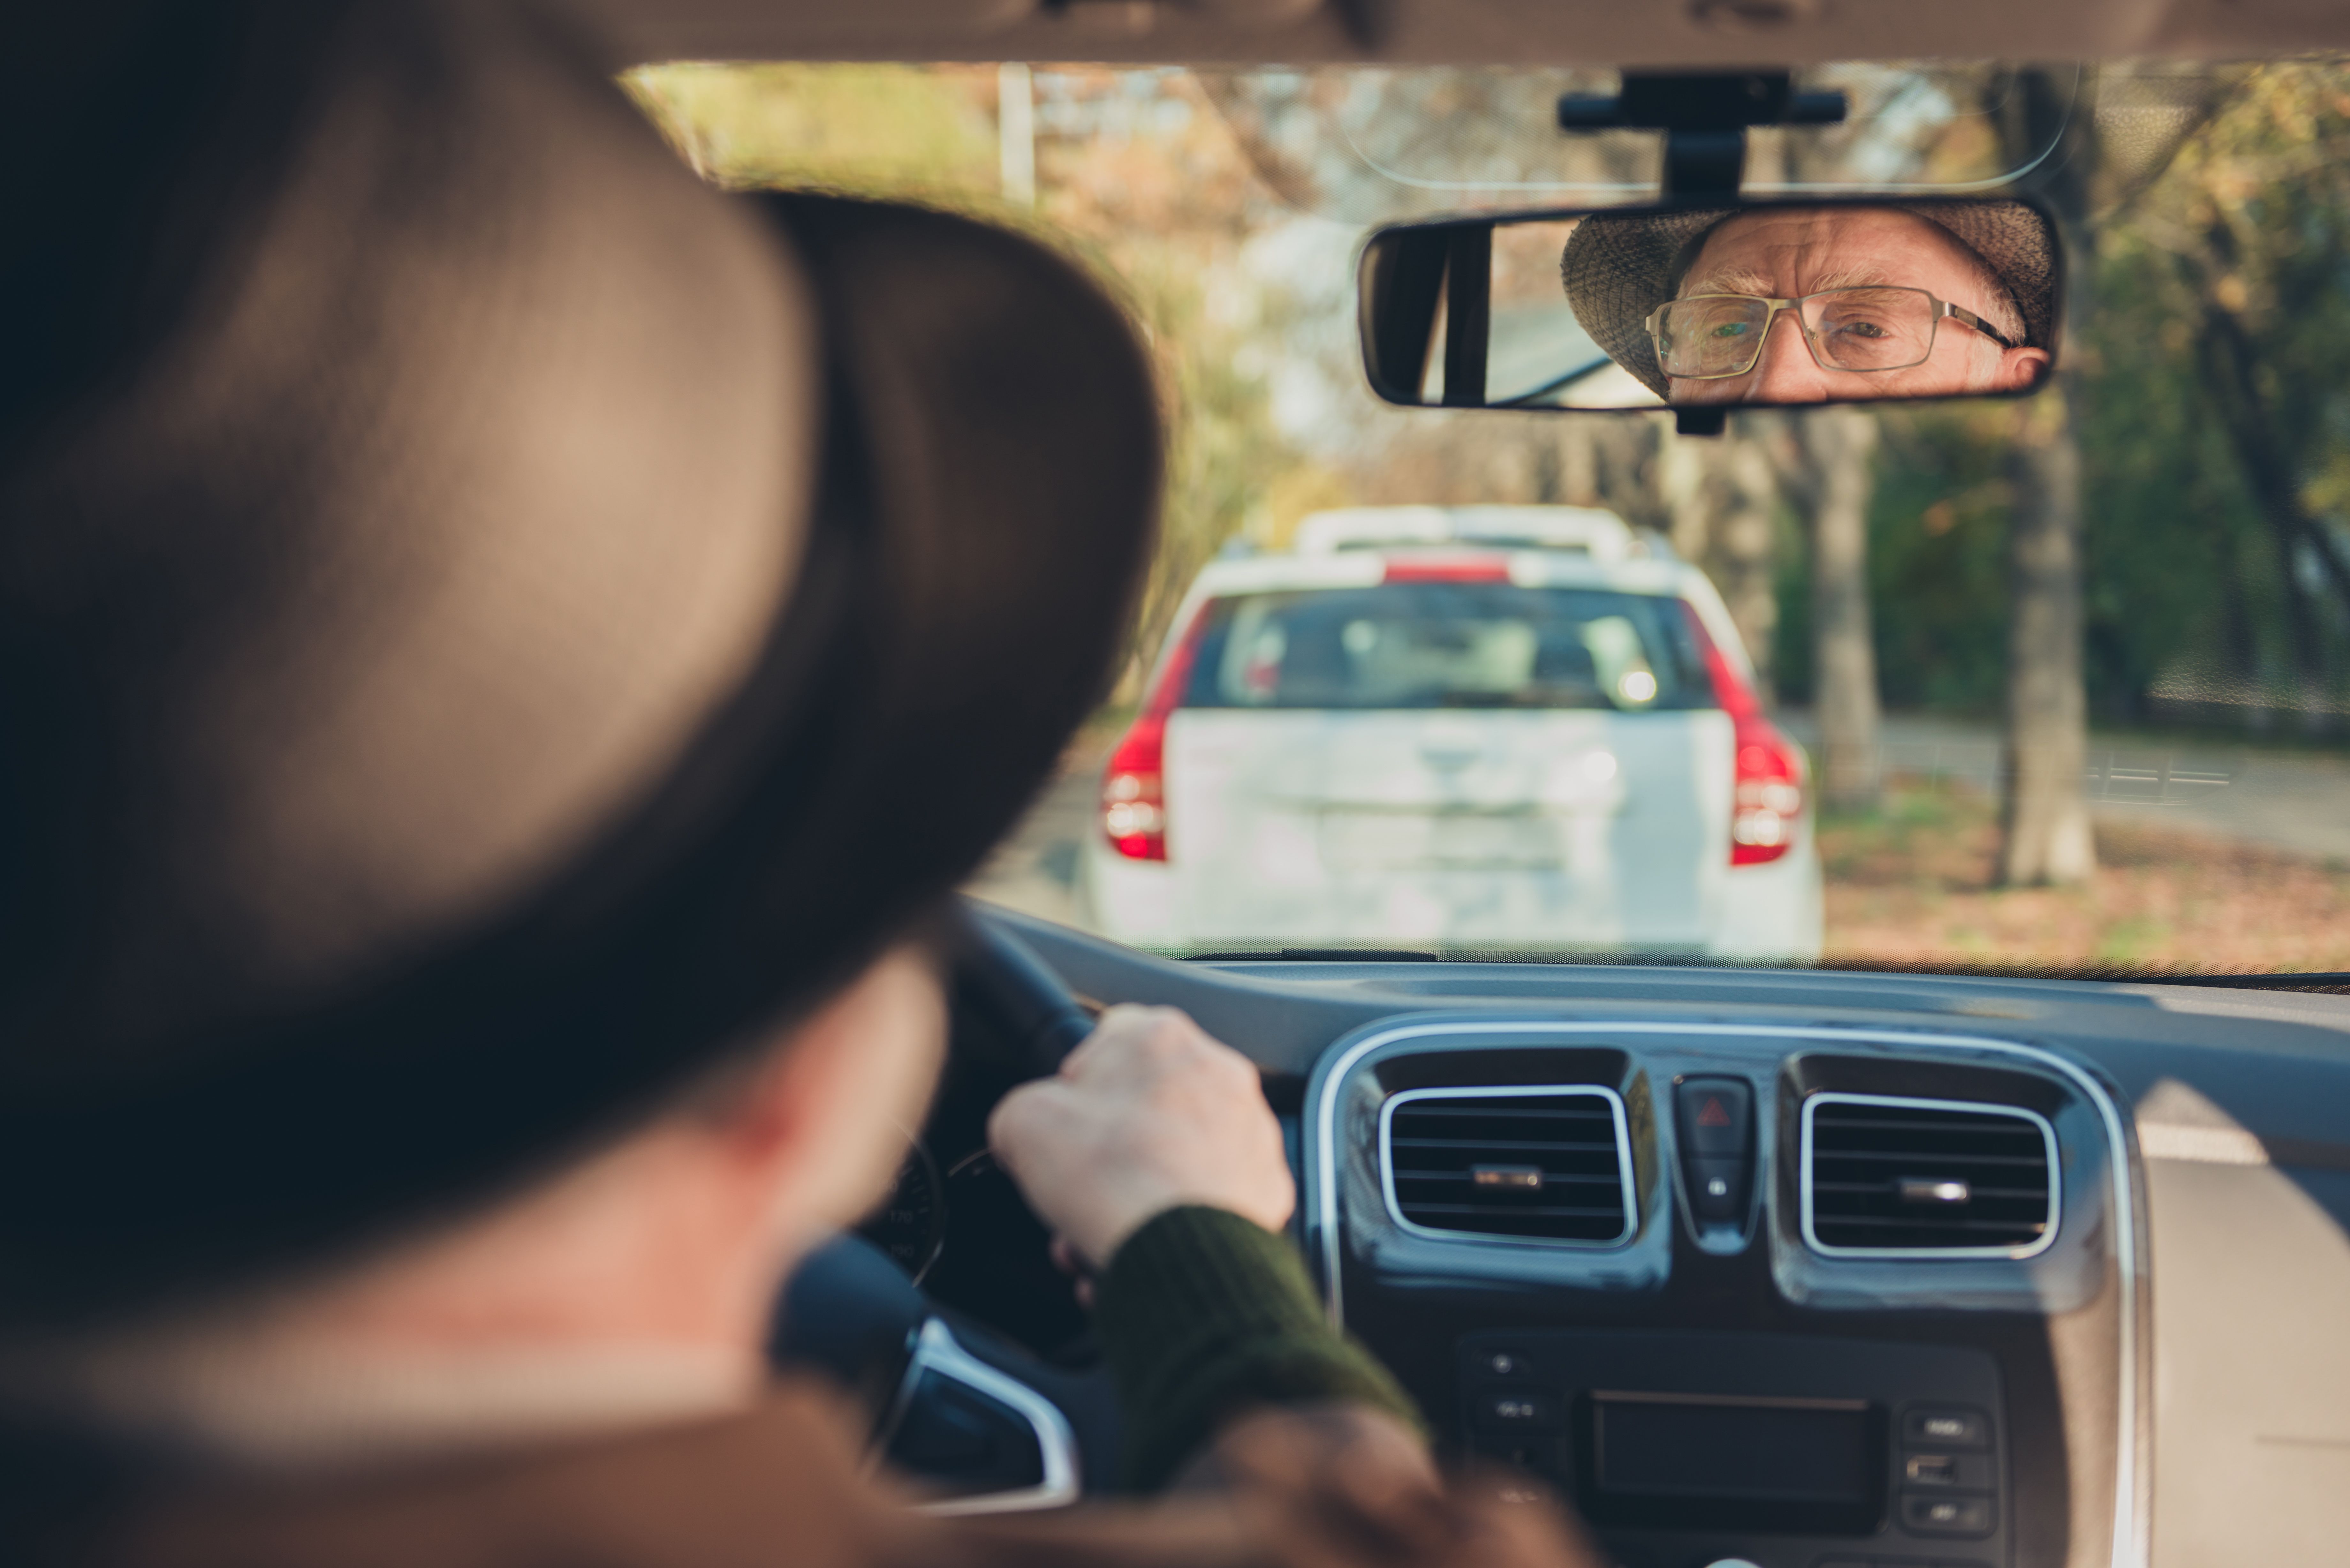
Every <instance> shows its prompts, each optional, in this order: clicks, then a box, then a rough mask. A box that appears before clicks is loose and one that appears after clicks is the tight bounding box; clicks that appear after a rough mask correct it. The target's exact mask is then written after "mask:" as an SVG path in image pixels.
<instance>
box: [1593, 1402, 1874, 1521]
mask: <svg viewBox="0 0 2350 1568" xmlns="http://www.w3.org/2000/svg"><path fill="white" fill-rule="evenodd" d="M1577 1403H1578V1404H1579V1405H1580V1406H1581V1407H1582V1408H1581V1409H1580V1411H1579V1412H1578V1414H1579V1417H1580V1419H1579V1420H1578V1421H1577V1423H1576V1424H1577V1427H1578V1428H1580V1430H1579V1433H1578V1436H1579V1437H1580V1438H1582V1441H1580V1442H1578V1443H1577V1444H1576V1448H1577V1449H1578V1452H1577V1455H1576V1461H1577V1462H1576V1471H1577V1475H1576V1482H1577V1484H1576V1489H1575V1490H1576V1492H1577V1493H1578V1495H1579V1497H1580V1499H1581V1501H1582V1503H1583V1507H1584V1510H1585V1511H1586V1513H1588V1514H1589V1515H1590V1516H1591V1517H1592V1519H1593V1521H1595V1522H1596V1523H1600V1524H1679V1525H1684V1526H1690V1527H1697V1528H1713V1529H1732V1530H1763V1531H1789V1532H1805V1533H1820V1534H1850V1535H1866V1534H1868V1533H1870V1532H1873V1531H1875V1530H1876V1529H1877V1524H1878V1522H1879V1521H1880V1520H1881V1518H1882V1517H1883V1513H1884V1499H1885V1471H1886V1421H1885V1414H1884V1411H1883V1409H1882V1407H1877V1406H1872V1405H1869V1404H1867V1403H1866V1402H1864V1401H1860V1400H1849V1399H1748V1398H1732V1397H1711V1396H1705V1395H1684V1394H1647V1393H1612V1392H1598V1393H1593V1394H1590V1395H1588V1396H1586V1397H1584V1398H1583V1399H1581V1400H1579V1401H1578V1402H1577Z"/></svg>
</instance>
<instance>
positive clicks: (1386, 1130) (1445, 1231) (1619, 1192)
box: [1378, 1084, 1639, 1247]
mask: <svg viewBox="0 0 2350 1568" xmlns="http://www.w3.org/2000/svg"><path fill="white" fill-rule="evenodd" d="M1511 1100H1523V1101H1538V1102H1543V1103H1542V1104H1540V1105H1538V1106H1528V1107H1527V1111H1529V1112H1531V1113H1532V1116H1529V1117H1528V1119H1529V1120H1531V1119H1533V1118H1534V1117H1540V1118H1542V1119H1545V1120H1547V1119H1551V1115H1550V1113H1553V1112H1558V1111H1566V1110H1568V1109H1570V1107H1569V1106H1568V1105H1567V1104H1566V1102H1569V1101H1573V1100H1587V1101H1592V1102H1596V1105H1597V1106H1599V1107H1600V1110H1601V1111H1602V1112H1604V1122H1603V1124H1602V1125H1604V1126H1605V1127H1607V1129H1608V1133H1609V1136H1610V1137H1611V1138H1612V1139H1613V1142H1614V1150H1613V1153H1614V1157H1615V1158H1614V1167H1615V1168H1614V1170H1613V1172H1612V1173H1610V1172H1607V1171H1606V1170H1602V1169H1596V1168H1595V1169H1588V1170H1576V1169H1569V1168H1557V1169H1554V1168H1552V1167H1553V1166H1554V1165H1555V1166H1560V1167H1564V1166H1565V1163H1566V1162H1565V1160H1563V1159H1561V1158H1558V1157H1560V1156H1562V1155H1564V1156H1567V1157H1568V1158H1573V1157H1574V1156H1575V1155H1577V1154H1582V1155H1586V1156H1588V1155H1593V1154H1596V1153H1597V1152H1598V1150H1597V1147H1596V1145H1593V1146H1590V1147H1588V1148H1585V1149H1572V1148H1567V1147H1548V1146H1551V1145H1553V1144H1554V1143H1555V1144H1558V1145H1567V1144H1572V1143H1575V1141H1576V1140H1575V1139H1572V1138H1560V1139H1556V1140H1552V1139H1546V1138H1540V1137H1527V1136H1504V1137H1499V1138H1492V1139H1477V1138H1471V1137H1465V1136H1460V1137H1455V1138H1453V1139H1451V1140H1446V1139H1443V1138H1441V1137H1430V1136H1428V1135H1429V1134H1430V1133H1432V1132H1433V1131H1434V1128H1433V1127H1430V1125H1429V1124H1430V1122H1432V1121H1433V1120H1434V1117H1433V1116H1430V1115H1428V1114H1425V1113H1450V1114H1451V1119H1456V1120H1458V1121H1459V1122H1461V1123H1463V1124H1466V1126H1467V1127H1474V1126H1475V1121H1474V1118H1475V1117H1476V1116H1478V1115H1479V1114H1480V1112H1481V1109H1482V1114H1483V1115H1485V1116H1490V1117H1492V1118H1495V1119H1506V1118H1508V1117H1509V1116H1511V1115H1512V1113H1511V1111H1510V1110H1509V1109H1507V1108H1506V1107H1503V1106H1498V1105H1494V1106H1490V1107H1489V1108H1488V1107H1478V1106H1473V1105H1464V1104H1460V1102H1474V1101H1485V1102H1503V1101H1511ZM1415 1107H1419V1109H1420V1110H1421V1112H1422V1113H1423V1114H1421V1115H1419V1116H1415V1115H1414V1114H1413V1113H1414V1108H1415ZM1399 1113H1401V1114H1402V1115H1403V1116H1404V1117H1405V1120H1406V1127H1405V1132H1404V1133H1403V1134H1402V1135H1400V1136H1401V1137H1402V1139H1403V1142H1404V1144H1405V1146H1406V1147H1407V1148H1408V1149H1412V1148H1417V1149H1418V1150H1419V1151H1421V1152H1423V1153H1425V1154H1427V1155H1430V1156H1431V1157H1433V1158H1432V1160H1431V1161H1430V1163H1426V1164H1423V1165H1421V1166H1419V1167H1415V1166H1414V1165H1413V1164H1412V1162H1411V1161H1410V1159H1409V1158H1407V1159H1406V1161H1405V1165H1404V1170H1403V1173H1402V1177H1401V1179H1402V1181H1403V1182H1404V1183H1405V1185H1406V1186H1407V1187H1408V1188H1410V1189H1412V1190H1411V1191H1410V1192H1409V1193H1408V1194H1407V1193H1402V1192H1399V1190H1398V1185H1397V1183H1398V1171H1397V1141H1398V1138H1399V1134H1398V1133H1397V1132H1396V1130H1395V1127H1396V1119H1397V1116H1398V1115H1399ZM1556 1119H1558V1120H1560V1121H1562V1122H1571V1121H1574V1120H1582V1121H1586V1122H1587V1121H1590V1120H1595V1119H1599V1118H1598V1117H1596V1116H1592V1115H1590V1114H1589V1113H1586V1114H1585V1116H1580V1117H1572V1118H1570V1117H1567V1116H1559V1117H1557V1118H1556ZM1464 1131H1465V1128H1464ZM1447 1141H1450V1142H1451V1143H1452V1144H1453V1146H1454V1147H1456V1148H1457V1149H1459V1150H1461V1151H1462V1152H1464V1153H1468V1152H1483V1153H1485V1154H1487V1155H1489V1156H1490V1157H1491V1158H1490V1159H1488V1160H1486V1161H1482V1162H1471V1163H1472V1164H1477V1163H1482V1164H1484V1165H1486V1166H1488V1167H1489V1168H1495V1169H1498V1170H1504V1171H1513V1172H1514V1171H1517V1170H1521V1169H1526V1168H1541V1169H1542V1170H1543V1171H1544V1178H1545V1182H1546V1183H1549V1182H1557V1183H1562V1184H1565V1185H1568V1186H1569V1188H1570V1190H1571V1191H1572V1190H1573V1189H1581V1190H1580V1191H1576V1192H1574V1196H1575V1197H1578V1198H1584V1199H1589V1200H1586V1201H1583V1202H1570V1203H1557V1202H1553V1203H1547V1204H1545V1203H1541V1202H1539V1201H1533V1202H1529V1201H1526V1200H1525V1199H1530V1198H1531V1199H1539V1198H1541V1197H1546V1196H1550V1194H1549V1192H1548V1191H1547V1187H1546V1186H1545V1188H1544V1189H1535V1190H1534V1191H1531V1192H1529V1191H1526V1190H1524V1189H1523V1184H1522V1183H1520V1182H1519V1181H1517V1180H1514V1179H1508V1178H1504V1179H1503V1180H1501V1181H1499V1182H1496V1183H1492V1184H1482V1183H1481V1184H1477V1185H1480V1186H1484V1187H1485V1188H1486V1190H1487V1191H1488V1192H1489V1193H1490V1194H1491V1201H1489V1202H1487V1203H1484V1204H1478V1203H1476V1202H1474V1201H1473V1200H1471V1194H1472V1193H1473V1192H1474V1191H1475V1190H1476V1188H1475V1187H1474V1186H1472V1185H1471V1179H1470V1176H1469V1172H1468V1170H1466V1169H1464V1170H1462V1171H1461V1172H1459V1173H1457V1175H1458V1180H1459V1185H1460V1187H1461V1193H1462V1196H1461V1199H1460V1200H1457V1202H1456V1201H1451V1200H1448V1199H1443V1198H1439V1197H1437V1196H1435V1195H1434V1194H1432V1193H1431V1192H1430V1182H1432V1181H1438V1180H1442V1181H1448V1182H1449V1181H1451V1180H1453V1179H1454V1178H1455V1174H1456V1173H1454V1172H1452V1171H1451V1170H1450V1169H1448V1168H1445V1166H1446V1163H1447V1162H1446V1159H1445V1154H1444V1151H1443V1149H1442V1147H1441V1146H1442V1145H1443V1144H1444V1143H1445V1142H1447ZM1480 1144H1483V1145H1485V1146H1486V1147H1483V1148H1482V1150H1479V1149H1478V1148H1477V1147H1476V1146H1478V1145H1480ZM1545 1156H1548V1157H1550V1158H1548V1159H1547V1160H1546V1159H1545ZM1378 1158H1379V1189H1380V1192H1381V1194H1382V1195H1383V1196H1384V1197H1385V1198H1386V1199H1387V1209H1388V1219H1389V1220H1393V1221H1394V1222H1395V1225H1396V1227H1397V1228H1398V1229H1399V1230H1401V1231H1406V1232H1408V1233H1409V1234H1411V1235H1415V1236H1428V1237H1434V1238H1438V1239H1440V1240H1443V1241H1499V1242H1503V1243H1508V1244H1513V1245H1517V1246H1530V1247H1620V1246H1622V1245H1623V1244H1624V1243H1625V1242H1627V1241H1630V1240H1631V1239H1632V1237H1633V1234H1634V1232H1636V1231H1638V1229H1639V1207H1638V1193H1637V1190H1636V1189H1635V1187H1634V1185H1633V1179H1632V1138H1631V1131H1630V1127H1629V1124H1628V1122H1627V1118H1626V1116H1625V1114H1624V1098H1623V1096H1621V1095H1618V1094H1617V1092H1616V1091H1615V1090H1613V1089H1610V1088H1607V1087H1604V1086H1602V1085H1596V1084H1574V1085H1564V1084H1562V1085H1526V1084H1497V1085H1453V1086H1450V1087H1445V1088H1436V1089H1406V1090H1403V1091H1402V1092H1400V1093H1398V1094H1394V1095H1390V1096H1388V1098H1387V1099H1386V1100H1385V1101H1384V1102H1383V1103H1382V1104H1381V1105H1380V1106H1379V1156H1378ZM1603 1195H1604V1198H1605V1201H1595V1200H1596V1199H1601V1198H1602V1196H1603ZM1611 1207H1612V1209H1613V1210H1614V1212H1615V1214H1616V1217H1617V1218H1616V1222H1615V1226H1614V1228H1613V1229H1612V1230H1609V1231H1607V1232H1606V1233H1605V1234H1596V1235H1589V1236H1573V1235H1567V1236H1555V1235H1542V1234H1538V1233H1536V1234H1528V1233H1524V1232H1522V1231H1510V1230H1490V1229H1480V1228H1478V1227H1476V1226H1474V1225H1473V1224H1471V1223H1468V1221H1471V1220H1474V1219H1476V1218H1477V1216H1478V1214H1479V1213H1480V1212H1482V1213H1485V1214H1490V1215H1492V1216H1494V1217H1496V1218H1502V1217H1507V1216H1510V1215H1513V1214H1521V1215H1523V1214H1538V1213H1542V1212H1544V1211H1546V1210H1599V1212H1598V1213H1596V1214H1590V1215H1587V1216H1586V1215H1576V1214H1572V1213H1565V1212H1560V1213H1555V1214H1553V1215H1552V1216H1551V1217H1552V1218H1555V1219H1556V1220H1559V1221H1561V1222H1562V1224H1563V1225H1572V1224H1574V1223H1575V1222H1576V1221H1577V1220H1581V1219H1585V1218H1591V1219H1604V1218H1605V1216H1606V1211H1607V1210H1608V1209H1610V1208H1611ZM1413 1212H1417V1213H1418V1214H1419V1219H1414V1218H1413V1217H1412V1214H1413ZM1440 1216H1441V1217H1442V1218H1457V1219H1459V1220H1461V1221H1463V1223H1460V1224H1444V1223H1440V1222H1431V1221H1436V1220H1439V1217H1440Z"/></svg>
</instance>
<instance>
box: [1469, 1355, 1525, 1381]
mask: <svg viewBox="0 0 2350 1568" xmlns="http://www.w3.org/2000/svg"><path fill="white" fill-rule="evenodd" d="M1476 1366H1477V1370H1478V1371H1480V1372H1482V1373H1483V1374H1484V1375H1485V1376H1488V1377H1523V1376H1526V1375H1527V1374H1528V1373H1530V1372H1532V1371H1533V1370H1534V1366H1533V1364H1532V1363H1531V1362H1529V1361H1527V1360H1526V1358H1525V1357H1524V1356H1523V1355H1520V1354H1518V1353H1517V1352H1516V1351H1514V1350H1487V1351H1481V1352H1479V1353H1478V1355H1477V1358H1476Z"/></svg>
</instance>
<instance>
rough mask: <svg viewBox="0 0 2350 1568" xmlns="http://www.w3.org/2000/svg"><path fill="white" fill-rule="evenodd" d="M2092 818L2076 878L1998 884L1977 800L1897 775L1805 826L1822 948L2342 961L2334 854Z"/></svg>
mask: <svg viewBox="0 0 2350 1568" xmlns="http://www.w3.org/2000/svg"><path fill="white" fill-rule="evenodd" d="M2096 832H2097V858H2098V870H2097V874H2096V877H2095V880H2093V881H2091V882H2089V883H2088V884H2086V885H2085V886H2080V887H2072V888H1999V887H1995V886H1993V885H1992V873H1993V869H1994V867H1995V866H1996V863H1997V862H1996V853H1997V849H1998V843H1999V826H1998V822H1997V815H1996V809H1995V807H1994V805H1993V804H1992V802H1991V800H1990V799H1988V798H1987V797H1985V796H1982V795H1980V794H1975V793H1973V792H1971V791H1966V790H1962V789H1957V788H1952V787H1949V786H1929V785H1922V784H1920V785H1899V784H1897V785H1896V786H1895V787H1894V788H1892V789H1890V790H1888V791H1887V796H1886V801H1885V805H1883V807H1882V808H1880V809H1879V810H1877V811H1875V812H1872V813H1868V814H1866V815H1849V816H1842V817H1829V818H1827V819H1826V820H1825V821H1824V822H1823V823H1822V824H1821V826H1820V856H1821V860H1822V864H1823V867H1824V869H1825V873H1826V878H1827V945H1826V953H1827V959H1826V961H1828V962H1829V963H1835V962H1836V961H1839V960H1843V961H1867V962H1873V963H1888V964H1946V963H1960V964H1987V965H1994V966H1996V965H2003V964H2013V965H2030V966H2033V967H2049V968H2068V967H2077V968H2106V967H2112V968H2122V969H2147V970H2154V971H2203V972H2209V973H2230V972H2272V971H2350V867H2344V866H2342V865H2340V864H2337V863H2329V862H2325V861H2320V860H2313V859H2309V858H2306V857H2301V856H2296V855H2293V854H2290V853H2287V852H2285V851H2283V850H2279V849H2271V848H2267V847H2264V846H2258V845H2250V844H2242V843H2238V842H2235V841H2232V840H2229V839H2223V838H2217V837H2212V836H2206V835H2203V834H2199V833H2196V832H2193V831H2190V830H2188V829H2183V828H2179V827H2174V826H2168V825H2167V824H2163V823H2159V822H2152V823H2149V822H2145V821H2119V822H2117V821H2112V820H2101V821H2100V822H2099V823H2098V824H2097V829H2096Z"/></svg>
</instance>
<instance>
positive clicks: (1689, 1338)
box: [1460, 1330, 2011, 1568]
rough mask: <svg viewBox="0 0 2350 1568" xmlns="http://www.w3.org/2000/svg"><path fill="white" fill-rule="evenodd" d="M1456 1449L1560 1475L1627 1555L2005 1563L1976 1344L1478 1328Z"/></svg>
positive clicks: (1688, 1563) (1994, 1419)
mask: <svg viewBox="0 0 2350 1568" xmlns="http://www.w3.org/2000/svg"><path fill="white" fill-rule="evenodd" d="M1460 1357H1461V1361H1460V1370H1461V1396H1462V1402H1463V1406H1462V1410H1461V1431H1462V1433H1463V1435H1464V1437H1465V1439H1466V1442H1465V1446H1466V1447H1467V1449H1469V1450H1470V1451H1471V1452H1472V1453H1476V1454H1479V1455H1482V1456H1484V1457H1487V1458H1491V1459H1501V1460H1503V1461H1505V1462H1508V1463H1510V1464H1513V1465H1516V1466H1518V1467H1519V1468H1521V1469H1526V1470H1528V1471H1531V1472H1533V1473H1534V1474H1535V1475H1538V1476H1541V1477H1542V1478H1543V1479H1544V1480H1548V1481H1550V1482H1551V1483H1552V1484H1553V1485H1555V1486H1556V1487H1558V1488H1559V1489H1560V1490H1562V1491H1564V1492H1566V1493H1569V1494H1571V1495H1572V1497H1573V1498H1574V1500H1575V1507H1576V1508H1577V1510H1578V1511H1580V1512H1581V1513H1582V1515H1583V1517H1584V1518H1585V1519H1586V1520H1587V1521H1589V1522H1590V1523H1591V1525H1592V1526H1593V1527H1594V1528H1595V1529H1596V1530H1597V1531H1598V1532H1600V1534H1601V1536H1602V1537H1603V1539H1604V1540H1605V1541H1606V1542H1607V1545H1608V1547H1609V1548H1610V1549H1611V1551H1612V1552H1614V1555H1615V1559H1616V1561H1617V1563H1621V1564H1623V1565H1624V1568H1703V1565H1705V1564H1710V1563H1751V1564H1752V1565H1753V1568H1880V1565H1881V1568H2005V1565H2006V1563H2008V1561H2009V1556H2010V1548H2009V1539H2010V1534H2011V1531H2010V1524H2009V1520H2008V1517H2007V1509H2006V1506H2005V1502H2006V1499H2005V1496H2004V1493H2005V1490H2006V1488H2005V1483H2004V1473H2005V1472H2004V1462H2003V1456H2004V1454H2005V1451H2006V1445H2005V1441H2004V1430H2005V1428H2004V1414H2003V1408H2002V1398H2001V1386H2000V1377H1999V1372H1998V1367H1997V1366H1996V1364H1995V1363H1994V1362H1993V1361H1992V1359H1991V1356H1990V1355H1987V1354H1985V1353H1984V1352H1981V1351H1979V1350H1970V1349H1961V1348H1956V1347H1950V1346H1941V1345H1901V1344H1889V1343H1886V1342H1883V1341H1877V1340H1852V1339H1840V1338H1837V1339H1832V1338H1823V1337H1799V1336H1794V1335H1782V1334H1617V1333H1609V1334H1586V1333H1575V1332H1566V1331H1541V1330H1536V1331H1530V1332H1503V1333H1492V1334H1473V1335H1471V1336H1469V1337H1468V1338H1466V1339H1464V1340H1462V1341H1461V1350H1460Z"/></svg>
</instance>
